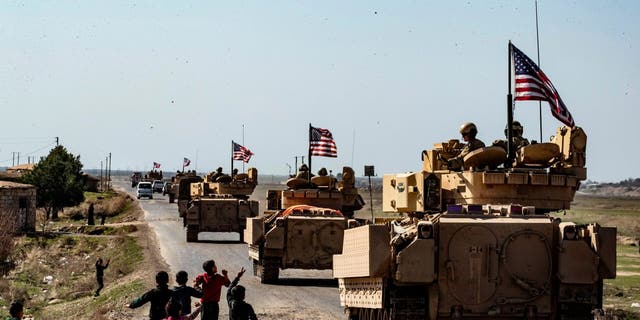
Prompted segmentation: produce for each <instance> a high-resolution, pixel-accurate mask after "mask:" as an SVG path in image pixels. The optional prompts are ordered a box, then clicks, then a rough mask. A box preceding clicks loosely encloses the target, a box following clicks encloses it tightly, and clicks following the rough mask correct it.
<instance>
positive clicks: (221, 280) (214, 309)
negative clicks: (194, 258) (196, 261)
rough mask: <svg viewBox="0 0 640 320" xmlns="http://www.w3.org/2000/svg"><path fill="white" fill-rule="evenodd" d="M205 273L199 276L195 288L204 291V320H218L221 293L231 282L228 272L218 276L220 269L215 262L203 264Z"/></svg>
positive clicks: (224, 271) (202, 299)
mask: <svg viewBox="0 0 640 320" xmlns="http://www.w3.org/2000/svg"><path fill="white" fill-rule="evenodd" d="M202 269H204V271H205V273H203V274H201V275H199V276H197V277H196V279H195V280H194V287H195V288H196V289H201V290H202V298H201V299H200V301H201V302H202V318H201V319H202V320H209V319H212V320H213V319H215V320H218V315H219V313H220V307H219V306H218V302H219V301H220V292H221V291H222V286H225V287H229V284H231V281H230V280H229V277H228V275H227V270H222V275H220V274H218V273H217V272H218V268H217V267H216V263H215V261H213V260H207V261H205V262H204V263H203V264H202Z"/></svg>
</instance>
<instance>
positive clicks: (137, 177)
mask: <svg viewBox="0 0 640 320" xmlns="http://www.w3.org/2000/svg"><path fill="white" fill-rule="evenodd" d="M140 180H142V173H141V172H134V173H133V174H131V188H135V187H136V186H137V185H138V182H140Z"/></svg>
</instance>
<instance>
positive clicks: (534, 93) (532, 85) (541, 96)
mask: <svg viewBox="0 0 640 320" xmlns="http://www.w3.org/2000/svg"><path fill="white" fill-rule="evenodd" d="M511 54H512V56H513V65H514V70H515V81H516V84H515V89H516V97H515V100H516V101H518V100H540V101H547V102H549V107H550V108H551V114H552V115H553V116H554V117H555V118H556V119H558V120H560V122H562V123H564V124H566V125H567V126H569V127H571V128H573V127H574V126H575V122H574V121H573V117H572V116H571V113H570V112H569V110H568V109H567V106H565V105H564V102H563V101H562V99H561V98H560V95H559V94H558V91H556V88H555V87H554V86H553V83H551V80H549V78H548V77H547V75H546V74H544V72H542V70H540V68H539V67H538V65H536V64H535V62H533V60H531V59H529V57H527V55H525V54H524V53H523V52H522V51H520V50H519V49H518V48H516V46H514V45H513V44H512V45H511Z"/></svg>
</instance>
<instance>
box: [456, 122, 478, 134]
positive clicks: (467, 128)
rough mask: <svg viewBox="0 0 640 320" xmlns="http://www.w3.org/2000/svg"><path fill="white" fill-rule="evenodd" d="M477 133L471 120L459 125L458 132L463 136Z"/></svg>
mask: <svg viewBox="0 0 640 320" xmlns="http://www.w3.org/2000/svg"><path fill="white" fill-rule="evenodd" d="M477 133H478V128H476V125H475V124H473V122H466V123H463V124H462V125H461V126H460V134H462V135H463V136H464V135H470V136H471V137H475V136H476V134H477Z"/></svg>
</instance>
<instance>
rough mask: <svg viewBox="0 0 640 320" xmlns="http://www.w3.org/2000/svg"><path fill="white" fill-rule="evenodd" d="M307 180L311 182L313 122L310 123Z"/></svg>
mask: <svg viewBox="0 0 640 320" xmlns="http://www.w3.org/2000/svg"><path fill="white" fill-rule="evenodd" d="M302 163H304V161H302ZM307 181H309V183H311V123H309V171H307Z"/></svg>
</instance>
